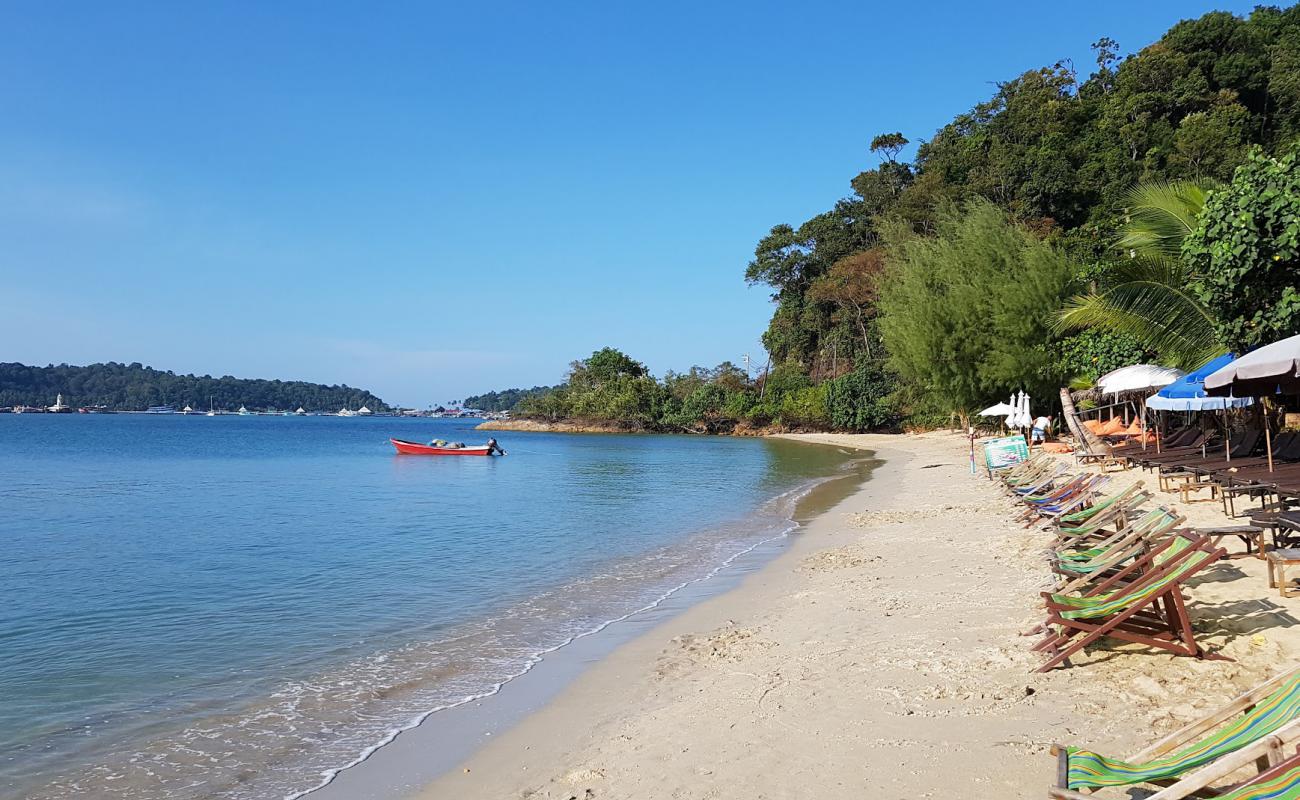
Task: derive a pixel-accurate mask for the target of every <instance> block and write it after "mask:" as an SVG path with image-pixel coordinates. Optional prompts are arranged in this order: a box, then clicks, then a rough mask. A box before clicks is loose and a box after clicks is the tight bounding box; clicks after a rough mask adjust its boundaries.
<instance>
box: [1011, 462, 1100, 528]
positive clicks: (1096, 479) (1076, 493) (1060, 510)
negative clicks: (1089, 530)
mask: <svg viewBox="0 0 1300 800" xmlns="http://www.w3.org/2000/svg"><path fill="white" fill-rule="evenodd" d="M1109 482H1110V478H1109V477H1107V476H1106V475H1091V476H1088V477H1085V478H1084V479H1083V480H1082V481H1080V482H1079V483H1078V484H1077V485H1076V486H1074V487H1073V488H1071V489H1069V490H1068V491H1065V492H1062V493H1057V495H1056V496H1055V497H1053V498H1052V499H1050V500H1045V501H1034V502H1030V503H1027V504H1026V505H1027V506H1028V507H1027V508H1026V509H1025V511H1024V512H1023V513H1022V514H1021V516H1020V519H1021V520H1023V521H1024V522H1025V527H1029V526H1030V525H1032V524H1033V523H1035V522H1037V521H1038V520H1041V519H1055V518H1057V517H1059V516H1061V515H1062V514H1067V513H1069V512H1071V511H1073V510H1074V509H1076V508H1078V507H1079V506H1082V505H1086V504H1088V503H1090V502H1092V500H1093V498H1095V497H1096V496H1097V492H1098V490H1100V489H1101V487H1103V486H1105V485H1106V484H1107V483H1109Z"/></svg>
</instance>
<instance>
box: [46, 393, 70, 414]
mask: <svg viewBox="0 0 1300 800" xmlns="http://www.w3.org/2000/svg"><path fill="white" fill-rule="evenodd" d="M45 410H46V411H48V412H50V413H51V414H71V413H72V411H73V408H72V406H65V405H64V404H63V395H58V397H57V398H56V399H55V400H54V405H52V406H50V407H49V408H47V409H45Z"/></svg>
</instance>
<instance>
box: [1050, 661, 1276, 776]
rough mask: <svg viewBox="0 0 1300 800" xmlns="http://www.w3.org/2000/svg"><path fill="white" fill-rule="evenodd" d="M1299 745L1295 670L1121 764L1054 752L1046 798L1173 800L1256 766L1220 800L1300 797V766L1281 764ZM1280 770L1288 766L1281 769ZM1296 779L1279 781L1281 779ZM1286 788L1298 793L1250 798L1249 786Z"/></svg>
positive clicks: (1080, 751) (1075, 751)
mask: <svg viewBox="0 0 1300 800" xmlns="http://www.w3.org/2000/svg"><path fill="white" fill-rule="evenodd" d="M1297 741H1300V669H1295V670H1291V671H1290V672H1286V673H1283V674H1281V675H1278V676H1276V677H1274V678H1272V679H1271V680H1269V681H1266V682H1265V683H1262V684H1260V685H1259V686H1256V687H1255V688H1253V689H1251V690H1250V691H1248V692H1246V693H1245V694H1242V695H1240V696H1238V697H1237V698H1235V699H1234V700H1232V701H1231V702H1230V703H1228V704H1227V705H1225V706H1223V707H1222V708H1219V709H1218V710H1216V711H1214V712H1213V713H1211V714H1209V715H1207V716H1205V717H1203V718H1201V719H1199V720H1197V721H1195V722H1193V723H1191V724H1189V725H1186V726H1184V727H1183V728H1181V729H1180V730H1178V731H1175V732H1174V733H1172V734H1170V735H1169V736H1166V737H1165V738H1163V739H1161V740H1160V741H1158V742H1156V743H1155V744H1153V745H1151V746H1150V747H1148V748H1147V749H1146V750H1143V751H1142V752H1140V753H1138V754H1136V755H1134V756H1132V757H1130V758H1128V759H1126V760H1122V759H1118V758H1112V757H1109V756H1105V755H1102V754H1100V753H1097V752H1095V751H1093V750H1087V749H1084V748H1080V747H1066V746H1063V745H1054V746H1053V747H1052V754H1053V755H1055V756H1056V758H1057V768H1056V785H1055V786H1053V787H1052V788H1051V789H1050V790H1049V795H1050V796H1051V797H1054V798H1062V799H1063V800H1080V799H1081V798H1091V800H1096V798H1097V797H1098V795H1096V794H1082V793H1080V792H1079V791H1078V790H1080V789H1089V790H1095V789H1103V788H1106V787H1118V786H1135V785H1139V784H1154V785H1165V788H1164V789H1162V790H1161V791H1158V792H1156V793H1155V794H1153V795H1151V797H1150V798H1149V799H1148V800H1157V799H1158V800H1177V799H1178V798H1183V797H1187V796H1189V795H1193V794H1197V795H1200V794H1217V793H1218V792H1219V791H1223V790H1216V789H1211V788H1210V787H1211V785H1212V784H1214V783H1215V782H1216V781H1221V780H1223V779H1224V778H1226V777H1227V776H1228V775H1230V774H1231V773H1233V772H1235V771H1237V770H1239V769H1242V768H1244V767H1247V766H1250V765H1252V764H1255V765H1257V769H1262V770H1263V772H1262V774H1260V775H1259V776H1258V777H1256V778H1254V779H1251V780H1249V781H1246V782H1245V783H1243V784H1242V785H1241V786H1239V787H1238V788H1237V789H1232V790H1231V791H1230V792H1229V793H1228V794H1226V795H1221V797H1238V798H1243V799H1244V798H1265V797H1296V798H1300V762H1297V761H1296V758H1292V759H1290V760H1286V761H1284V760H1283V757H1282V748H1283V747H1286V746H1288V745H1290V744H1295V743H1296V742H1297ZM1279 767H1285V768H1284V769H1280V770H1279ZM1292 772H1294V773H1295V775H1293V776H1291V777H1288V778H1286V779H1285V780H1282V781H1281V782H1280V783H1279V782H1278V781H1279V779H1280V778H1281V775H1282V773H1292ZM1261 786H1271V787H1272V791H1277V790H1278V789H1279V788H1285V790H1286V791H1291V792H1296V794H1285V795H1270V794H1267V793H1263V794H1259V793H1254V794H1252V793H1249V792H1247V791H1246V790H1247V789H1248V788H1249V787H1256V788H1258V787H1261Z"/></svg>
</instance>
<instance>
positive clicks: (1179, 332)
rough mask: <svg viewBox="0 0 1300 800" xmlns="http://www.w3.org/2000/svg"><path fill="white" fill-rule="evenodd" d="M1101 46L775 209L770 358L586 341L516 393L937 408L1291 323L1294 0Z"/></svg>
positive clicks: (570, 406) (859, 426)
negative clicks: (794, 212) (800, 214)
mask: <svg viewBox="0 0 1300 800" xmlns="http://www.w3.org/2000/svg"><path fill="white" fill-rule="evenodd" d="M1093 49H1094V51H1095V53H1096V68H1095V70H1094V71H1093V72H1092V74H1090V75H1087V76H1086V77H1085V76H1081V75H1080V74H1079V73H1078V72H1076V70H1075V68H1074V66H1073V65H1072V64H1069V63H1066V62H1061V63H1057V64H1053V65H1050V66H1046V67H1042V68H1038V69H1031V70H1029V71H1027V72H1025V73H1023V74H1021V75H1019V76H1017V77H1014V78H1012V79H1011V80H1007V81H1005V82H1002V83H1000V84H998V85H997V89H996V91H995V92H994V93H993V96H992V97H991V98H989V99H988V100H987V101H985V102H982V103H980V104H978V105H976V106H975V107H974V108H972V109H971V110H969V111H967V112H965V113H961V114H958V115H957V116H956V117H955V118H954V119H953V120H952V121H951V122H950V123H948V124H947V125H945V126H943V127H942V128H941V129H940V130H939V131H938V132H937V133H935V134H934V135H933V136H931V137H930V138H929V139H928V140H927V141H924V142H923V143H922V144H921V145H920V146H919V147H918V148H917V149H916V151H915V157H914V158H913V159H912V160H911V161H908V160H906V159H905V158H904V155H903V154H904V152H905V151H906V150H907V149H908V147H909V144H910V143H909V141H908V138H907V136H905V135H904V133H902V132H888V133H883V134H881V135H878V136H876V137H874V138H873V139H872V140H871V141H870V145H869V150H870V152H871V153H872V154H873V158H874V160H875V161H876V164H875V166H874V167H871V168H869V169H867V170H865V171H863V172H861V173H859V174H858V175H856V176H855V177H853V178H851V179H850V180H849V181H848V186H849V188H850V189H851V193H850V194H849V195H848V196H846V197H842V198H840V199H839V200H836V201H834V202H833V203H832V204H831V205H830V208H829V210H827V211H825V212H823V213H821V214H817V215H815V216H813V217H812V218H811V219H809V220H807V221H805V222H803V223H802V224H798V225H792V224H780V225H776V226H774V227H773V228H772V229H771V230H770V231H769V232H768V234H767V235H766V236H764V237H763V238H762V239H761V240H760V241H759V242H758V244H757V246H756V248H755V250H754V258H753V259H752V260H751V261H750V262H749V264H748V266H747V268H746V270H745V280H746V281H747V282H749V283H750V284H761V285H764V286H767V287H769V288H770V289H771V292H772V300H773V302H774V304H775V310H774V312H773V314H772V318H771V322H770V324H769V325H768V328H767V330H766V331H765V332H764V333H763V344H764V346H765V347H766V348H767V351H768V353H769V354H770V356H771V358H772V366H771V369H770V371H769V372H767V373H766V374H765V375H761V376H759V378H758V379H757V380H754V381H749V380H745V379H743V378H742V379H739V380H736V381H734V382H733V384H726V383H724V382H723V381H722V380H720V379H719V378H718V377H717V376H716V375H715V374H714V373H712V372H710V371H702V370H692V371H691V372H690V373H687V375H686V376H675V375H670V376H669V377H668V378H666V379H665V380H664V381H662V382H660V381H656V380H654V379H653V378H652V377H651V376H649V375H648V374H646V372H645V370H644V367H641V366H640V365H635V362H631V363H632V364H634V365H635V367H636V368H635V369H633V368H631V367H628V365H626V364H624V365H623V366H622V367H619V368H618V369H615V370H614V371H613V372H610V371H608V370H604V369H600V370H597V369H596V366H597V365H596V364H594V363H592V360H590V359H589V360H588V362H580V363H579V364H577V365H575V368H574V373H573V375H572V376H571V378H570V381H569V383H568V384H567V385H566V386H563V387H560V388H558V389H556V390H555V391H553V392H550V393H547V394H544V395H541V396H537V397H534V398H530V399H529V400H528V401H526V402H524V403H521V404H520V406H519V409H518V410H519V411H520V412H521V413H524V414H533V415H537V416H545V417H548V418H553V419H558V418H561V417H592V418H599V419H603V420H613V421H619V420H622V421H627V422H630V423H634V424H636V425H638V426H642V427H646V428H650V429H658V430H702V431H719V430H728V429H733V428H735V427H744V426H751V427H761V426H766V425H777V426H784V427H808V428H836V429H843V430H864V429H870V428H875V427H887V426H894V425H897V424H899V423H900V422H901V423H902V424H903V425H917V426H925V425H933V424H936V423H940V422H946V421H947V420H949V419H950V418H951V417H952V415H953V414H957V415H959V416H960V415H965V414H969V413H970V412H972V411H974V410H976V409H978V408H979V407H980V406H982V405H983V404H985V403H991V402H994V401H997V400H1001V399H1003V398H1005V397H1006V396H1008V395H1009V394H1010V393H1011V392H1012V391H1014V390H1018V389H1025V390H1027V391H1029V392H1030V393H1031V394H1032V395H1035V396H1036V397H1039V398H1048V397H1054V396H1055V394H1056V393H1055V391H1053V390H1054V389H1055V388H1056V387H1059V386H1061V385H1063V384H1073V385H1077V384H1079V383H1086V382H1089V381H1093V380H1095V379H1096V378H1097V377H1098V376H1099V375H1100V374H1102V373H1104V372H1108V371H1110V370H1112V369H1115V368H1117V367H1120V366H1124V365H1126V364H1132V363H1135V362H1138V361H1156V362H1160V363H1166V364H1170V365H1173V366H1180V367H1183V368H1192V367H1196V366H1199V365H1200V364H1202V363H1204V362H1205V361H1207V360H1208V359H1210V358H1212V357H1213V356H1215V355H1217V354H1219V353H1221V352H1224V350H1225V349H1226V348H1231V349H1235V350H1240V349H1242V348H1246V347H1250V346H1254V345H1257V344H1260V343H1264V342H1268V341H1273V340H1275V339H1277V338H1280V337H1283V336H1287V335H1291V334H1295V333H1300V280H1298V279H1300V274H1297V271H1298V270H1300V160H1298V159H1300V149H1297V148H1300V145H1297V144H1293V143H1295V142H1296V141H1297V140H1298V139H1300V6H1294V7H1290V8H1286V9H1281V8H1276V7H1269V6H1260V7H1258V8H1256V9H1255V10H1254V11H1253V12H1252V13H1251V14H1250V15H1249V16H1248V17H1246V18H1240V17H1237V16H1234V15H1233V14H1230V13H1226V12H1213V13H1209V14H1206V15H1204V16H1202V17H1200V18H1198V19H1193V20H1184V21H1182V22H1179V23H1178V24H1176V25H1174V26H1173V27H1172V28H1170V29H1169V30H1168V31H1167V32H1166V33H1165V34H1164V36H1162V37H1161V38H1160V40H1159V41H1158V42H1155V43H1154V44H1151V45H1149V46H1147V47H1145V48H1143V49H1141V50H1140V51H1138V52H1137V53H1135V54H1133V55H1130V56H1128V57H1125V58H1121V57H1120V51H1119V46H1118V45H1117V43H1116V42H1114V41H1113V40H1111V39H1108V38H1103V39H1101V40H1100V41H1098V42H1096V43H1095V44H1094V45H1093ZM924 133H926V132H923V131H918V132H916V134H918V135H922V134H924ZM797 155H798V154H794V156H793V157H797ZM602 352H605V351H602ZM611 352H613V351H611ZM598 355H599V354H598ZM621 355H622V354H617V356H621ZM622 358H626V357H625V356H623V357H622ZM593 359H595V356H593ZM596 360H597V361H600V362H601V363H604V362H606V361H609V362H611V363H612V362H614V361H617V360H618V359H617V358H616V357H615V356H614V355H607V356H602V357H601V358H600V359H596ZM629 361H630V359H629ZM625 368H626V369H625ZM597 372H599V373H600V374H599V375H598V376H597V375H596V373H597Z"/></svg>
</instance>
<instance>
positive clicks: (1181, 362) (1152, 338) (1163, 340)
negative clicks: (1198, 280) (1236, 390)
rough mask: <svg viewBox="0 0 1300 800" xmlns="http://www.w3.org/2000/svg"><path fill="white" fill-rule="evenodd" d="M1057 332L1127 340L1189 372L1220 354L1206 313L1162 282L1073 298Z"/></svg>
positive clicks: (1142, 282)
mask: <svg viewBox="0 0 1300 800" xmlns="http://www.w3.org/2000/svg"><path fill="white" fill-rule="evenodd" d="M1057 327H1058V329H1060V330H1062V331H1065V330H1078V329H1082V328H1099V329H1102V330H1107V331H1111V332H1113V333H1121V334H1128V335H1130V336H1133V337H1134V338H1136V339H1137V340H1138V341H1140V342H1142V344H1143V345H1144V346H1146V347H1149V348H1150V349H1152V350H1154V351H1156V352H1157V353H1158V354H1159V355H1160V358H1161V361H1163V362H1165V363H1167V364H1169V365H1171V366H1175V367H1178V368H1180V369H1194V368H1196V367H1199V366H1201V365H1202V364H1204V363H1206V362H1207V361H1209V360H1210V359H1212V358H1214V357H1215V356H1218V355H1222V354H1223V353H1224V352H1225V351H1224V348H1223V346H1222V345H1221V344H1219V340H1218V336H1217V334H1216V332H1215V327H1214V318H1213V317H1212V316H1210V314H1209V312H1208V311H1207V310H1206V309H1205V308H1204V307H1203V306H1202V305H1201V304H1200V303H1199V302H1197V300H1196V298H1194V297H1192V296H1191V295H1190V294H1188V293H1187V292H1186V290H1185V289H1184V288H1182V287H1181V286H1179V285H1178V284H1171V283H1168V282H1166V281H1163V280H1150V279H1144V280H1131V281H1126V282H1125V283H1121V284H1119V285H1117V286H1114V287H1112V288H1111V289H1108V290H1106V291H1104V292H1092V293H1089V294H1084V295H1079V296H1077V297H1074V298H1072V299H1070V300H1069V301H1068V302H1067V303H1066V305H1065V307H1064V308H1063V309H1062V310H1061V312H1060V314H1059V317H1058V320H1057Z"/></svg>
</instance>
